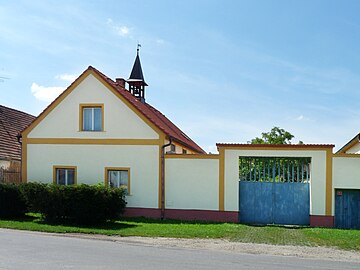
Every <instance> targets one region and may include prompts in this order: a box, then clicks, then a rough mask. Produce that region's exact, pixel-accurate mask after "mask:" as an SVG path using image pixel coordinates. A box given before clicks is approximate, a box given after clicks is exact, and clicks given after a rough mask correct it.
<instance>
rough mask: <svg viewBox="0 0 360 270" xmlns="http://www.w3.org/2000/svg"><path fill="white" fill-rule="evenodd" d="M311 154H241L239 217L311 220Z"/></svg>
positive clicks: (298, 222)
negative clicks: (285, 155)
mask: <svg viewBox="0 0 360 270" xmlns="http://www.w3.org/2000/svg"><path fill="white" fill-rule="evenodd" d="M310 161H311V159H310V158H287V157H286V158H283V157H273V158H268V157H266V158H264V157H257V158H254V157H240V161H239V172H240V173H239V178H240V181H239V211H240V213H239V221H240V222H241V223H248V224H291V225H308V224H309V223H310V191H309V182H310Z"/></svg>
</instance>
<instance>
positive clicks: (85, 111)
mask: <svg viewBox="0 0 360 270" xmlns="http://www.w3.org/2000/svg"><path fill="white" fill-rule="evenodd" d="M80 130H82V131H103V130H104V105H103V104H80Z"/></svg>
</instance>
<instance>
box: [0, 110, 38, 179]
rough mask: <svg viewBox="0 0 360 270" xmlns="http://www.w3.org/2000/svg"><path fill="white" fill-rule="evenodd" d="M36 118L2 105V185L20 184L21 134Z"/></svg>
mask: <svg viewBox="0 0 360 270" xmlns="http://www.w3.org/2000/svg"><path fill="white" fill-rule="evenodd" d="M34 119H35V116H32V115H30V114H28V113H25V112H21V111H18V110H15V109H12V108H8V107H5V106H2V105H0V183H1V182H15V183H17V182H20V180H21V176H20V168H21V144H20V142H19V140H18V135H19V134H20V132H21V131H22V130H23V129H24V128H25V127H26V126H28V125H29V124H30V123H31V122H32V121H33V120H34Z"/></svg>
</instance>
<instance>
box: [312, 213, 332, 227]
mask: <svg viewBox="0 0 360 270" xmlns="http://www.w3.org/2000/svg"><path fill="white" fill-rule="evenodd" d="M310 226H311V227H334V217H333V216H315V215H311V216H310Z"/></svg>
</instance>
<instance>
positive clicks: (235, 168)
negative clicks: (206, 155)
mask: <svg viewBox="0 0 360 270" xmlns="http://www.w3.org/2000/svg"><path fill="white" fill-rule="evenodd" d="M239 156H262V157H266V156H267V157H311V176H312V178H311V187H310V214H311V215H325V194H326V151H320V150H319V151H310V150H307V151H305V150H304V151H300V150H237V149H236V150H232V149H225V210H226V211H239Z"/></svg>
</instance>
